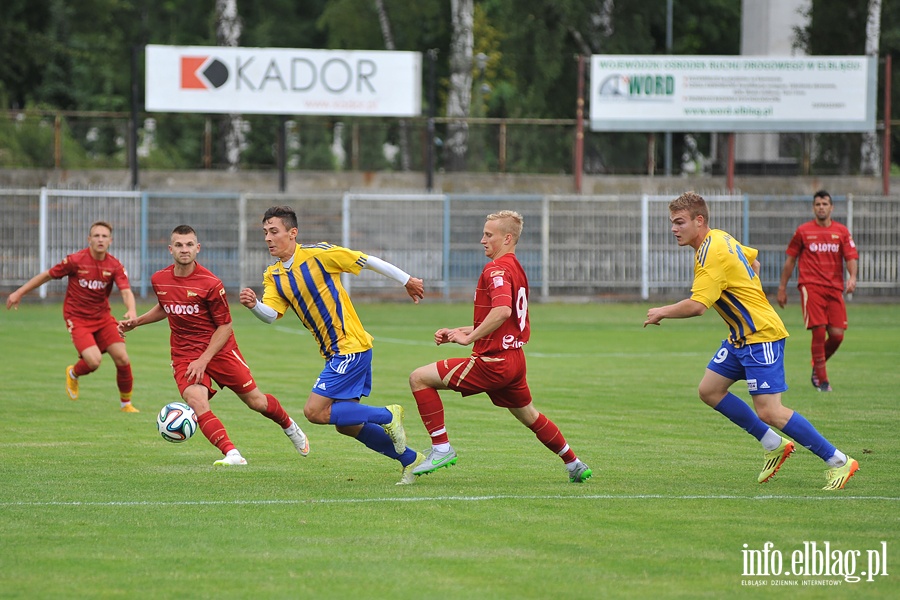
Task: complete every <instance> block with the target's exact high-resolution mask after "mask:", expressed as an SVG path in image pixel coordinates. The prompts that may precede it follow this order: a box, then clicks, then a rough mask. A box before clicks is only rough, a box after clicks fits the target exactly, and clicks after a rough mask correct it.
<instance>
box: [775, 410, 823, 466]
mask: <svg viewBox="0 0 900 600" xmlns="http://www.w3.org/2000/svg"><path fill="white" fill-rule="evenodd" d="M781 430H782V431H783V432H785V433H786V434H787V435H789V436H791V437H792V438H794V441H797V442H800V445H801V446H803V447H804V448H806V449H807V450H809V451H810V452H812V453H813V454H815V455H816V456H818V457H819V458H821V459H822V460H824V461H827V460H828V459H829V458H831V457H832V456H834V451H835V448H834V446H832V445H831V442H829V441H828V440H826V439H825V438H824V437H823V436H822V434H821V433H819V432H818V431H816V428H815V427H813V426H812V423H810V422H809V421H807V420H806V418H805V417H804V416H803V415H801V414H800V413H798V412H797V411H794V414H793V415H791V418H790V419H788V422H787V423H786V424H785V426H784V427H782V428H781Z"/></svg>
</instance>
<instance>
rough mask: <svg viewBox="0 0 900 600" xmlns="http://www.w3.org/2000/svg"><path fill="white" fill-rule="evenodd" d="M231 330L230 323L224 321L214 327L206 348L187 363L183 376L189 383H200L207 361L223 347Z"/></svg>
mask: <svg viewBox="0 0 900 600" xmlns="http://www.w3.org/2000/svg"><path fill="white" fill-rule="evenodd" d="M232 331H233V327H232V325H231V323H225V324H223V325H219V326H218V327H217V328H216V330H215V332H214V333H213V334H212V337H211V338H209V345H208V346H207V347H206V350H204V351H203V354H201V355H200V356H199V357H198V358H197V359H196V360H194V361H191V364H189V365H188V367H187V371H185V377H186V378H187V380H188V381H190V382H191V383H200V381H202V379H203V374H204V373H206V366H207V365H208V364H209V361H211V360H212V359H213V357H214V356H215V355H216V354H218V353H219V350H221V349H222V348H224V347H225V344H226V342H228V338H230V337H231V332H232Z"/></svg>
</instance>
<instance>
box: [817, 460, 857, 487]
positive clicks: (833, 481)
mask: <svg viewBox="0 0 900 600" xmlns="http://www.w3.org/2000/svg"><path fill="white" fill-rule="evenodd" d="M857 471H859V463H858V462H856V460H854V459H852V458H850V457H849V456H848V457H847V462H846V464H844V466H842V467H835V468H834V469H828V470H827V471H825V479H826V480H827V481H828V483H827V484H826V485H825V487H823V488H822V489H823V490H842V489H844V486H845V485H846V484H847V482H848V481H849V480H850V478H851V477H853V476H854V475H855V474H856V472H857Z"/></svg>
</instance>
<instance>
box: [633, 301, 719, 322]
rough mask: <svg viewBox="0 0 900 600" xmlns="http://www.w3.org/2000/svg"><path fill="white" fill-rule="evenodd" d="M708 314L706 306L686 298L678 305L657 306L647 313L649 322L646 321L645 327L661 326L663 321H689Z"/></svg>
mask: <svg viewBox="0 0 900 600" xmlns="http://www.w3.org/2000/svg"><path fill="white" fill-rule="evenodd" d="M705 312H706V306H704V305H703V303H701V302H697V301H696V300H692V299H690V298H685V299H684V300H682V301H681V302H678V303H676V304H669V305H667V306H657V307H655V308H651V309H650V310H648V311H647V320H646V321H644V327H646V326H647V325H659V322H660V321H662V320H663V319H688V318H690V317H699V316H700V315H702V314H703V313H705Z"/></svg>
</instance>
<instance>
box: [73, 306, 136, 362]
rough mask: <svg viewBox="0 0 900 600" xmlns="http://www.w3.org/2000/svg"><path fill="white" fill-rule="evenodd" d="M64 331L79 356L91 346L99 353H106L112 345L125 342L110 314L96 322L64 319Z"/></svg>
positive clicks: (116, 322)
mask: <svg viewBox="0 0 900 600" xmlns="http://www.w3.org/2000/svg"><path fill="white" fill-rule="evenodd" d="M66 329H67V330H68V331H69V334H70V335H71V336H72V344H74V345H75V349H76V350H78V355H79V356H80V355H81V353H82V352H84V351H85V350H87V349H88V348H90V347H91V346H97V347H98V348H100V352H106V349H107V348H109V347H110V346H112V345H113V344H117V343H119V342H122V343H124V342H125V338H124V337H122V335H121V334H120V333H119V322H118V321H116V318H115V317H114V316H112V315H111V314H110V315H109V316H108V317H106V318H103V319H100V320H96V321H79V320H78V319H66Z"/></svg>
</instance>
